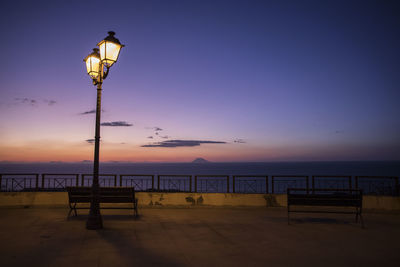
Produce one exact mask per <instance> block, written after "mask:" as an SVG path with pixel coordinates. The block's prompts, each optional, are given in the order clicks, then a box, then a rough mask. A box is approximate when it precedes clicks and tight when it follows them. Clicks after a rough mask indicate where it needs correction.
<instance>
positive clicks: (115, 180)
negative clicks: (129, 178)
mask: <svg viewBox="0 0 400 267" xmlns="http://www.w3.org/2000/svg"><path fill="white" fill-rule="evenodd" d="M114 186H117V175H116V174H114Z"/></svg>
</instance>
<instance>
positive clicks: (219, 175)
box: [195, 174, 229, 178]
mask: <svg viewBox="0 0 400 267" xmlns="http://www.w3.org/2000/svg"><path fill="white" fill-rule="evenodd" d="M195 176H196V177H217V178H226V177H229V175H221V174H218V175H212V174H202V175H195Z"/></svg>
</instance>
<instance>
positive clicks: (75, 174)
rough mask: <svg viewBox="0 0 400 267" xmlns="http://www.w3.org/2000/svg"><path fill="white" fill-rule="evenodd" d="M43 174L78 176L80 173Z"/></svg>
mask: <svg viewBox="0 0 400 267" xmlns="http://www.w3.org/2000/svg"><path fill="white" fill-rule="evenodd" d="M42 175H74V176H77V175H79V173H42Z"/></svg>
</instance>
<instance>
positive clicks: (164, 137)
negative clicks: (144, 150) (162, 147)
mask: <svg viewBox="0 0 400 267" xmlns="http://www.w3.org/2000/svg"><path fill="white" fill-rule="evenodd" d="M160 137H161V138H163V139H168V138H169V136H168V135H164V136H161V135H160Z"/></svg>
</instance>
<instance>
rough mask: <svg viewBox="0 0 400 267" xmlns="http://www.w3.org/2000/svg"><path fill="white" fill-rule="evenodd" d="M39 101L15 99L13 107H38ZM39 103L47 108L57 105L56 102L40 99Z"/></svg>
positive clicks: (26, 98)
mask: <svg viewBox="0 0 400 267" xmlns="http://www.w3.org/2000/svg"><path fill="white" fill-rule="evenodd" d="M39 102H40V100H37V99H34V98H28V97H16V98H14V103H13V104H14V105H19V104H23V105H30V106H33V107H35V106H38V105H39ZM41 102H43V103H46V104H47V105H48V106H53V105H55V104H56V103H57V101H55V100H53V99H42V100H41Z"/></svg>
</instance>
